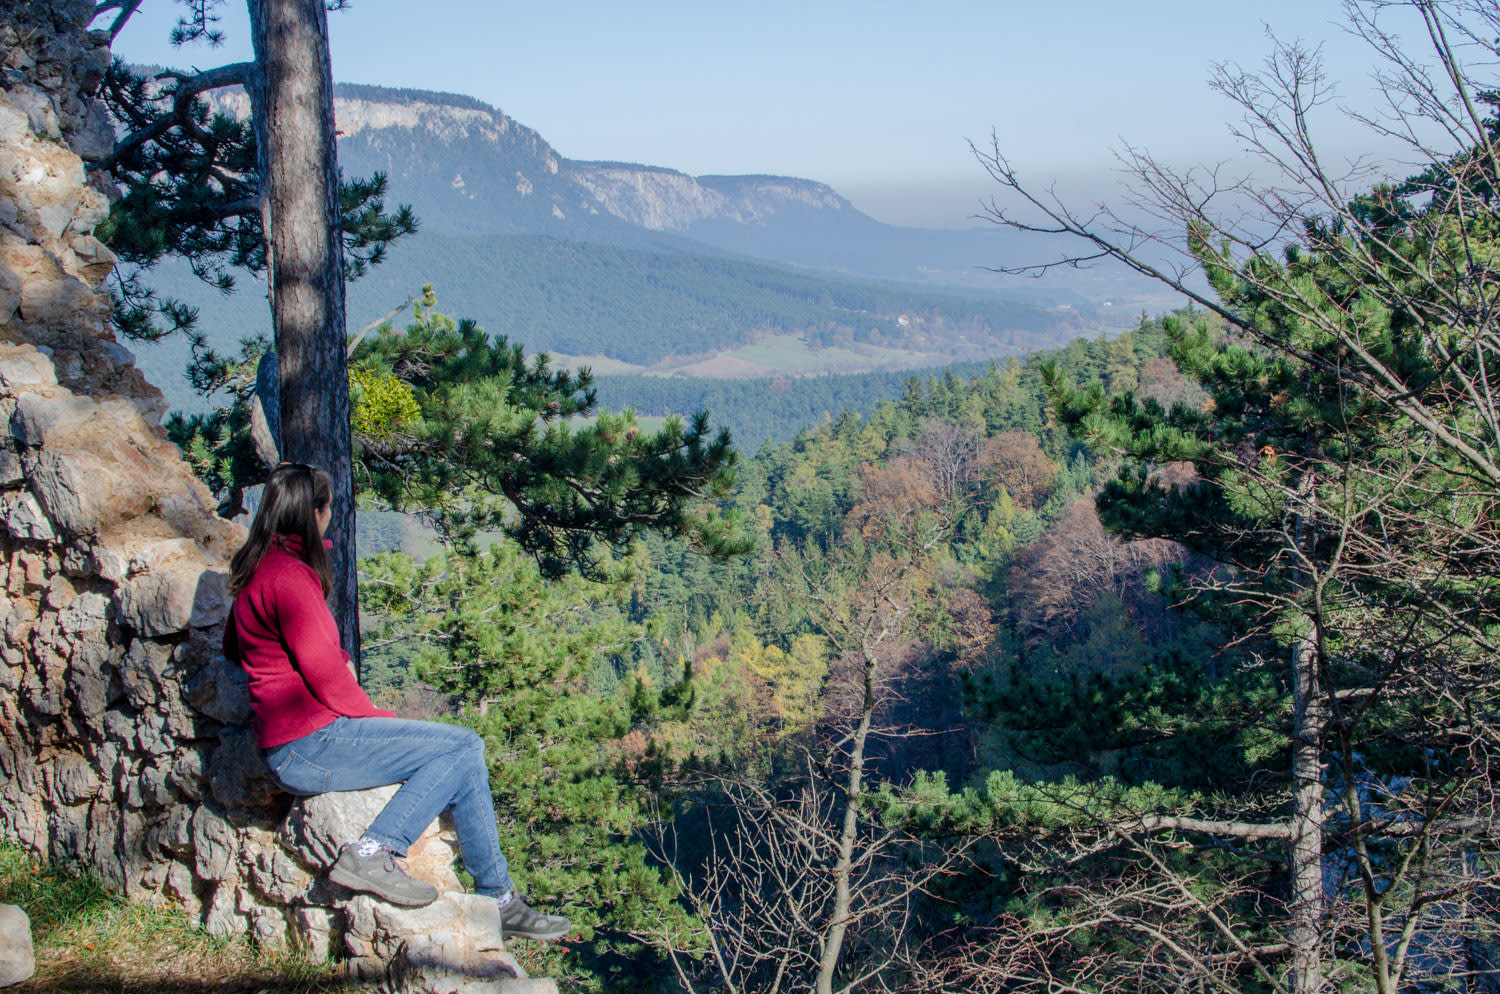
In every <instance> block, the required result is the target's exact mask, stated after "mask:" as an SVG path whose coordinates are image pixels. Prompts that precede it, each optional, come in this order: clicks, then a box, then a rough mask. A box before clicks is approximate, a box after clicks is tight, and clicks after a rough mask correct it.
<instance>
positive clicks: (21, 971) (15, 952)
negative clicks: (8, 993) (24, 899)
mask: <svg viewBox="0 0 1500 994" xmlns="http://www.w3.org/2000/svg"><path fill="white" fill-rule="evenodd" d="M34 973H36V953H35V951H34V950H33V949H32V946H31V919H29V918H27V917H26V912H24V911H22V910H21V909H20V908H18V907H16V906H15V905H14V904H0V987H9V986H11V985H12V984H19V983H20V982H21V981H23V980H29V979H30V978H31V975H32V974H34Z"/></svg>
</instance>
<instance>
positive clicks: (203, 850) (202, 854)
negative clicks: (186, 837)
mask: <svg viewBox="0 0 1500 994" xmlns="http://www.w3.org/2000/svg"><path fill="white" fill-rule="evenodd" d="M192 824H193V827H192V839H193V869H194V871H195V872H196V873H197V874H198V877H199V879H201V880H226V879H230V878H233V877H235V876H237V873H236V871H237V869H238V861H239V855H240V850H239V842H238V840H237V839H236V838H235V833H234V829H233V827H232V826H231V825H230V824H229V822H228V821H226V820H225V819H224V816H223V815H221V814H219V813H218V812H217V811H215V810H213V809H212V808H210V807H207V806H204V807H201V808H199V809H198V813H197V814H195V815H193V823H192Z"/></svg>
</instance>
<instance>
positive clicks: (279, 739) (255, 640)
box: [224, 535, 396, 749]
mask: <svg viewBox="0 0 1500 994" xmlns="http://www.w3.org/2000/svg"><path fill="white" fill-rule="evenodd" d="M301 547H302V546H301V540H300V539H298V538H297V537H296V536H290V535H278V536H277V537H276V540H275V541H273V542H272V543H271V545H270V547H269V548H267V549H266V554H265V556H263V557H262V558H261V561H260V565H259V566H257V567H256V568H255V575H254V576H252V577H251V578H250V582H249V584H247V585H246V586H245V589H243V590H241V591H240V592H239V593H238V594H236V595H235V598H234V607H233V608H232V609H231V611H230V614H229V624H227V625H225V626H224V655H225V656H227V657H228V658H229V659H231V660H233V661H235V662H237V663H239V664H240V665H241V666H243V667H244V668H245V672H246V673H247V674H249V676H250V706H251V708H252V709H253V710H254V711H255V740H256V742H258V743H259V744H260V747H261V748H262V749H271V748H274V747H276V746H279V745H282V744H283V743H286V742H291V741H293V740H294V739H300V738H302V736H304V735H308V734H310V733H312V732H315V731H317V730H318V729H320V728H322V727H323V726H324V725H328V724H331V723H332V722H333V721H334V720H335V719H337V718H338V717H339V716H340V715H346V716H348V717H350V718H394V717H396V716H395V715H394V714H393V713H391V712H390V711H383V710H381V709H380V708H377V707H376V706H375V705H373V704H371V703H370V698H369V696H368V695H367V694H365V692H364V690H362V689H361V688H360V686H359V683H358V682H357V681H356V680H355V679H354V673H353V672H352V671H351V670H350V669H349V665H348V663H349V655H348V654H347V653H346V652H344V650H343V649H341V648H340V647H339V631H338V626H337V625H336V624H334V621H333V612H331V611H329V610H328V604H327V603H326V602H325V601H324V600H323V585H322V584H321V583H320V582H319V581H318V574H316V573H314V572H313V569H312V567H311V566H309V565H307V564H306V563H304V562H303V561H302V560H301V558H299V556H298V555H297V553H298V552H299V551H300V550H301Z"/></svg>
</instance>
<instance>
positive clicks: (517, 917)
mask: <svg viewBox="0 0 1500 994" xmlns="http://www.w3.org/2000/svg"><path fill="white" fill-rule="evenodd" d="M572 927H573V924H572V922H570V921H568V920H567V919H566V918H564V917H563V916H562V915H544V914H542V913H541V912H540V911H536V910H534V909H533V908H532V907H530V906H529V905H528V904H527V903H526V902H525V901H523V900H521V898H520V895H518V894H512V895H511V898H510V900H509V901H507V902H506V904H505V907H503V908H501V909H500V934H501V937H502V938H506V939H509V938H511V937H512V936H517V937H519V938H522V939H531V940H533V941H535V942H556V941H557V940H558V939H561V938H562V937H563V936H565V935H567V934H568V931H569V930H570V929H571V928H572Z"/></svg>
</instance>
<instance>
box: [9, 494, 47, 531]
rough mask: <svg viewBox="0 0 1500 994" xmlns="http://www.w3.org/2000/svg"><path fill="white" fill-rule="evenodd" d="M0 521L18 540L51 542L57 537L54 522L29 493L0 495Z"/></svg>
mask: <svg viewBox="0 0 1500 994" xmlns="http://www.w3.org/2000/svg"><path fill="white" fill-rule="evenodd" d="M0 521H3V522H4V523H5V530H6V531H8V532H10V533H11V534H12V535H14V536H15V537H16V538H19V539H25V540H27V541H33V542H50V541H51V540H52V539H54V538H56V537H57V532H55V531H54V530H53V528H52V522H51V521H49V520H47V515H46V514H45V513H44V512H43V511H42V506H41V505H40V504H38V503H37V500H36V498H35V497H33V496H31V494H27V493H11V494H4V495H0Z"/></svg>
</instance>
